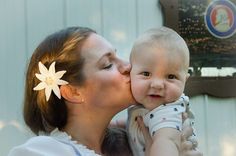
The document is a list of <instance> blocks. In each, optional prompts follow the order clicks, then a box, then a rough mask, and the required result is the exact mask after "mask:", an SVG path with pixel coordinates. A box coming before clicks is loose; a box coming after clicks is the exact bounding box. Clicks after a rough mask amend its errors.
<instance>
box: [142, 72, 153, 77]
mask: <svg viewBox="0 0 236 156" xmlns="http://www.w3.org/2000/svg"><path fill="white" fill-rule="evenodd" d="M141 74H142V75H143V76H146V77H149V76H150V75H151V73H149V72H142V73H141Z"/></svg>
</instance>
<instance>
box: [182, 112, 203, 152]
mask: <svg viewBox="0 0 236 156" xmlns="http://www.w3.org/2000/svg"><path fill="white" fill-rule="evenodd" d="M192 134H193V128H192V127H191V125H190V122H189V121H188V114H187V113H183V131H182V135H181V144H180V156H202V155H203V154H202V153H201V152H200V151H198V149H197V146H198V142H197V141H196V140H190V139H189V138H190V136H192Z"/></svg>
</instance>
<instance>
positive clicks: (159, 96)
mask: <svg viewBox="0 0 236 156" xmlns="http://www.w3.org/2000/svg"><path fill="white" fill-rule="evenodd" d="M149 96H150V97H151V98H161V97H162V96H161V95H156V94H150V95H149Z"/></svg>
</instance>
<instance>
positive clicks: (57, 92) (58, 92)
mask: <svg viewBox="0 0 236 156" xmlns="http://www.w3.org/2000/svg"><path fill="white" fill-rule="evenodd" d="M52 90H53V92H54V93H55V95H56V96H57V97H58V98H59V99H61V92H60V89H59V87H58V85H54V86H53V88H52Z"/></svg>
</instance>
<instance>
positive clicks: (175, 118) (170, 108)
mask: <svg viewBox="0 0 236 156" xmlns="http://www.w3.org/2000/svg"><path fill="white" fill-rule="evenodd" d="M188 103H189V98H188V97H187V96H181V98H180V99H178V100H177V101H175V102H172V103H168V104H165V105H161V106H159V107H157V108H155V109H153V110H152V111H150V112H148V113H147V114H146V115H145V116H143V121H144V124H145V125H146V126H147V127H148V128H149V133H150V135H151V136H152V135H153V134H154V133H155V132H156V131H157V130H159V129H161V128H166V127H168V128H175V129H177V130H179V131H181V130H182V123H183V119H182V113H183V112H185V111H186V107H187V104H188Z"/></svg>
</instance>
